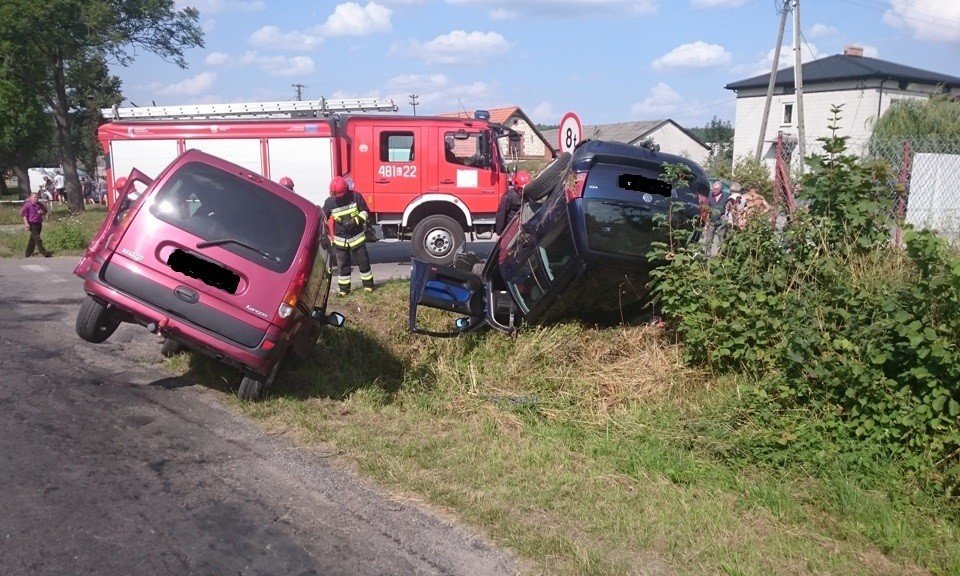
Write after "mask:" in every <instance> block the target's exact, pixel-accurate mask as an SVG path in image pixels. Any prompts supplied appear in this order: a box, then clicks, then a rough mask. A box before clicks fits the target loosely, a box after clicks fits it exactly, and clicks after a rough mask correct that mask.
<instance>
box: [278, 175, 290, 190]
mask: <svg viewBox="0 0 960 576" xmlns="http://www.w3.org/2000/svg"><path fill="white" fill-rule="evenodd" d="M280 185H281V186H283V187H284V188H288V189H290V190H293V180H291V179H290V177H289V176H284V177H283V178H281V179H280Z"/></svg>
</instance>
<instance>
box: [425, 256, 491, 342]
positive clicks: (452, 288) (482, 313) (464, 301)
mask: <svg viewBox="0 0 960 576" xmlns="http://www.w3.org/2000/svg"><path fill="white" fill-rule="evenodd" d="M486 291H487V286H486V283H485V282H484V281H483V279H482V278H481V277H480V276H479V275H477V274H473V273H470V272H465V271H463V270H459V269H457V268H454V267H452V266H442V265H439V264H431V263H428V262H423V261H421V260H416V259H414V260H413V269H412V270H411V272H410V318H409V321H410V331H411V332H414V333H417V334H427V335H430V336H456V335H458V334H463V333H464V332H469V331H471V330H475V329H477V328H479V327H481V326H483V325H484V324H486V318H487V307H486V297H485V294H486ZM420 307H426V308H433V309H436V310H443V311H446V312H453V313H454V314H455V316H454V317H453V319H452V321H451V316H450V315H449V314H440V315H432V316H430V317H429V318H427V319H425V318H424V316H425V315H424V314H421V310H420ZM445 322H448V324H447V326H449V328H448V329H443V327H444V323H445ZM435 326H438V327H439V328H435Z"/></svg>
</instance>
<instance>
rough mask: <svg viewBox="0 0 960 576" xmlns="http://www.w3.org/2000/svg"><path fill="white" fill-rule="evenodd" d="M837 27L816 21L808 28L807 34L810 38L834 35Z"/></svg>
mask: <svg viewBox="0 0 960 576" xmlns="http://www.w3.org/2000/svg"><path fill="white" fill-rule="evenodd" d="M836 35H837V29H836V28H834V27H833V26H828V25H827V24H821V23H819V22H817V23H816V24H814V25H813V26H812V27H811V28H810V32H809V36H810V37H811V38H824V37H826V36H836Z"/></svg>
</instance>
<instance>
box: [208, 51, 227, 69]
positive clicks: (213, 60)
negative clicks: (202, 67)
mask: <svg viewBox="0 0 960 576" xmlns="http://www.w3.org/2000/svg"><path fill="white" fill-rule="evenodd" d="M229 61H230V55H229V54H227V53H226V52H211V53H209V54H207V57H206V58H204V59H203V63H204V64H206V65H207V66H223V65H224V64H226V63H227V62H229Z"/></svg>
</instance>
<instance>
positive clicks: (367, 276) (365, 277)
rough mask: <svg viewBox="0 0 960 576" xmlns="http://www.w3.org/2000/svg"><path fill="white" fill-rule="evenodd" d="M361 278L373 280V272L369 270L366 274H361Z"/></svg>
mask: <svg viewBox="0 0 960 576" xmlns="http://www.w3.org/2000/svg"><path fill="white" fill-rule="evenodd" d="M360 279H361V280H373V272H372V271H371V272H367V273H366V274H360Z"/></svg>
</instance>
